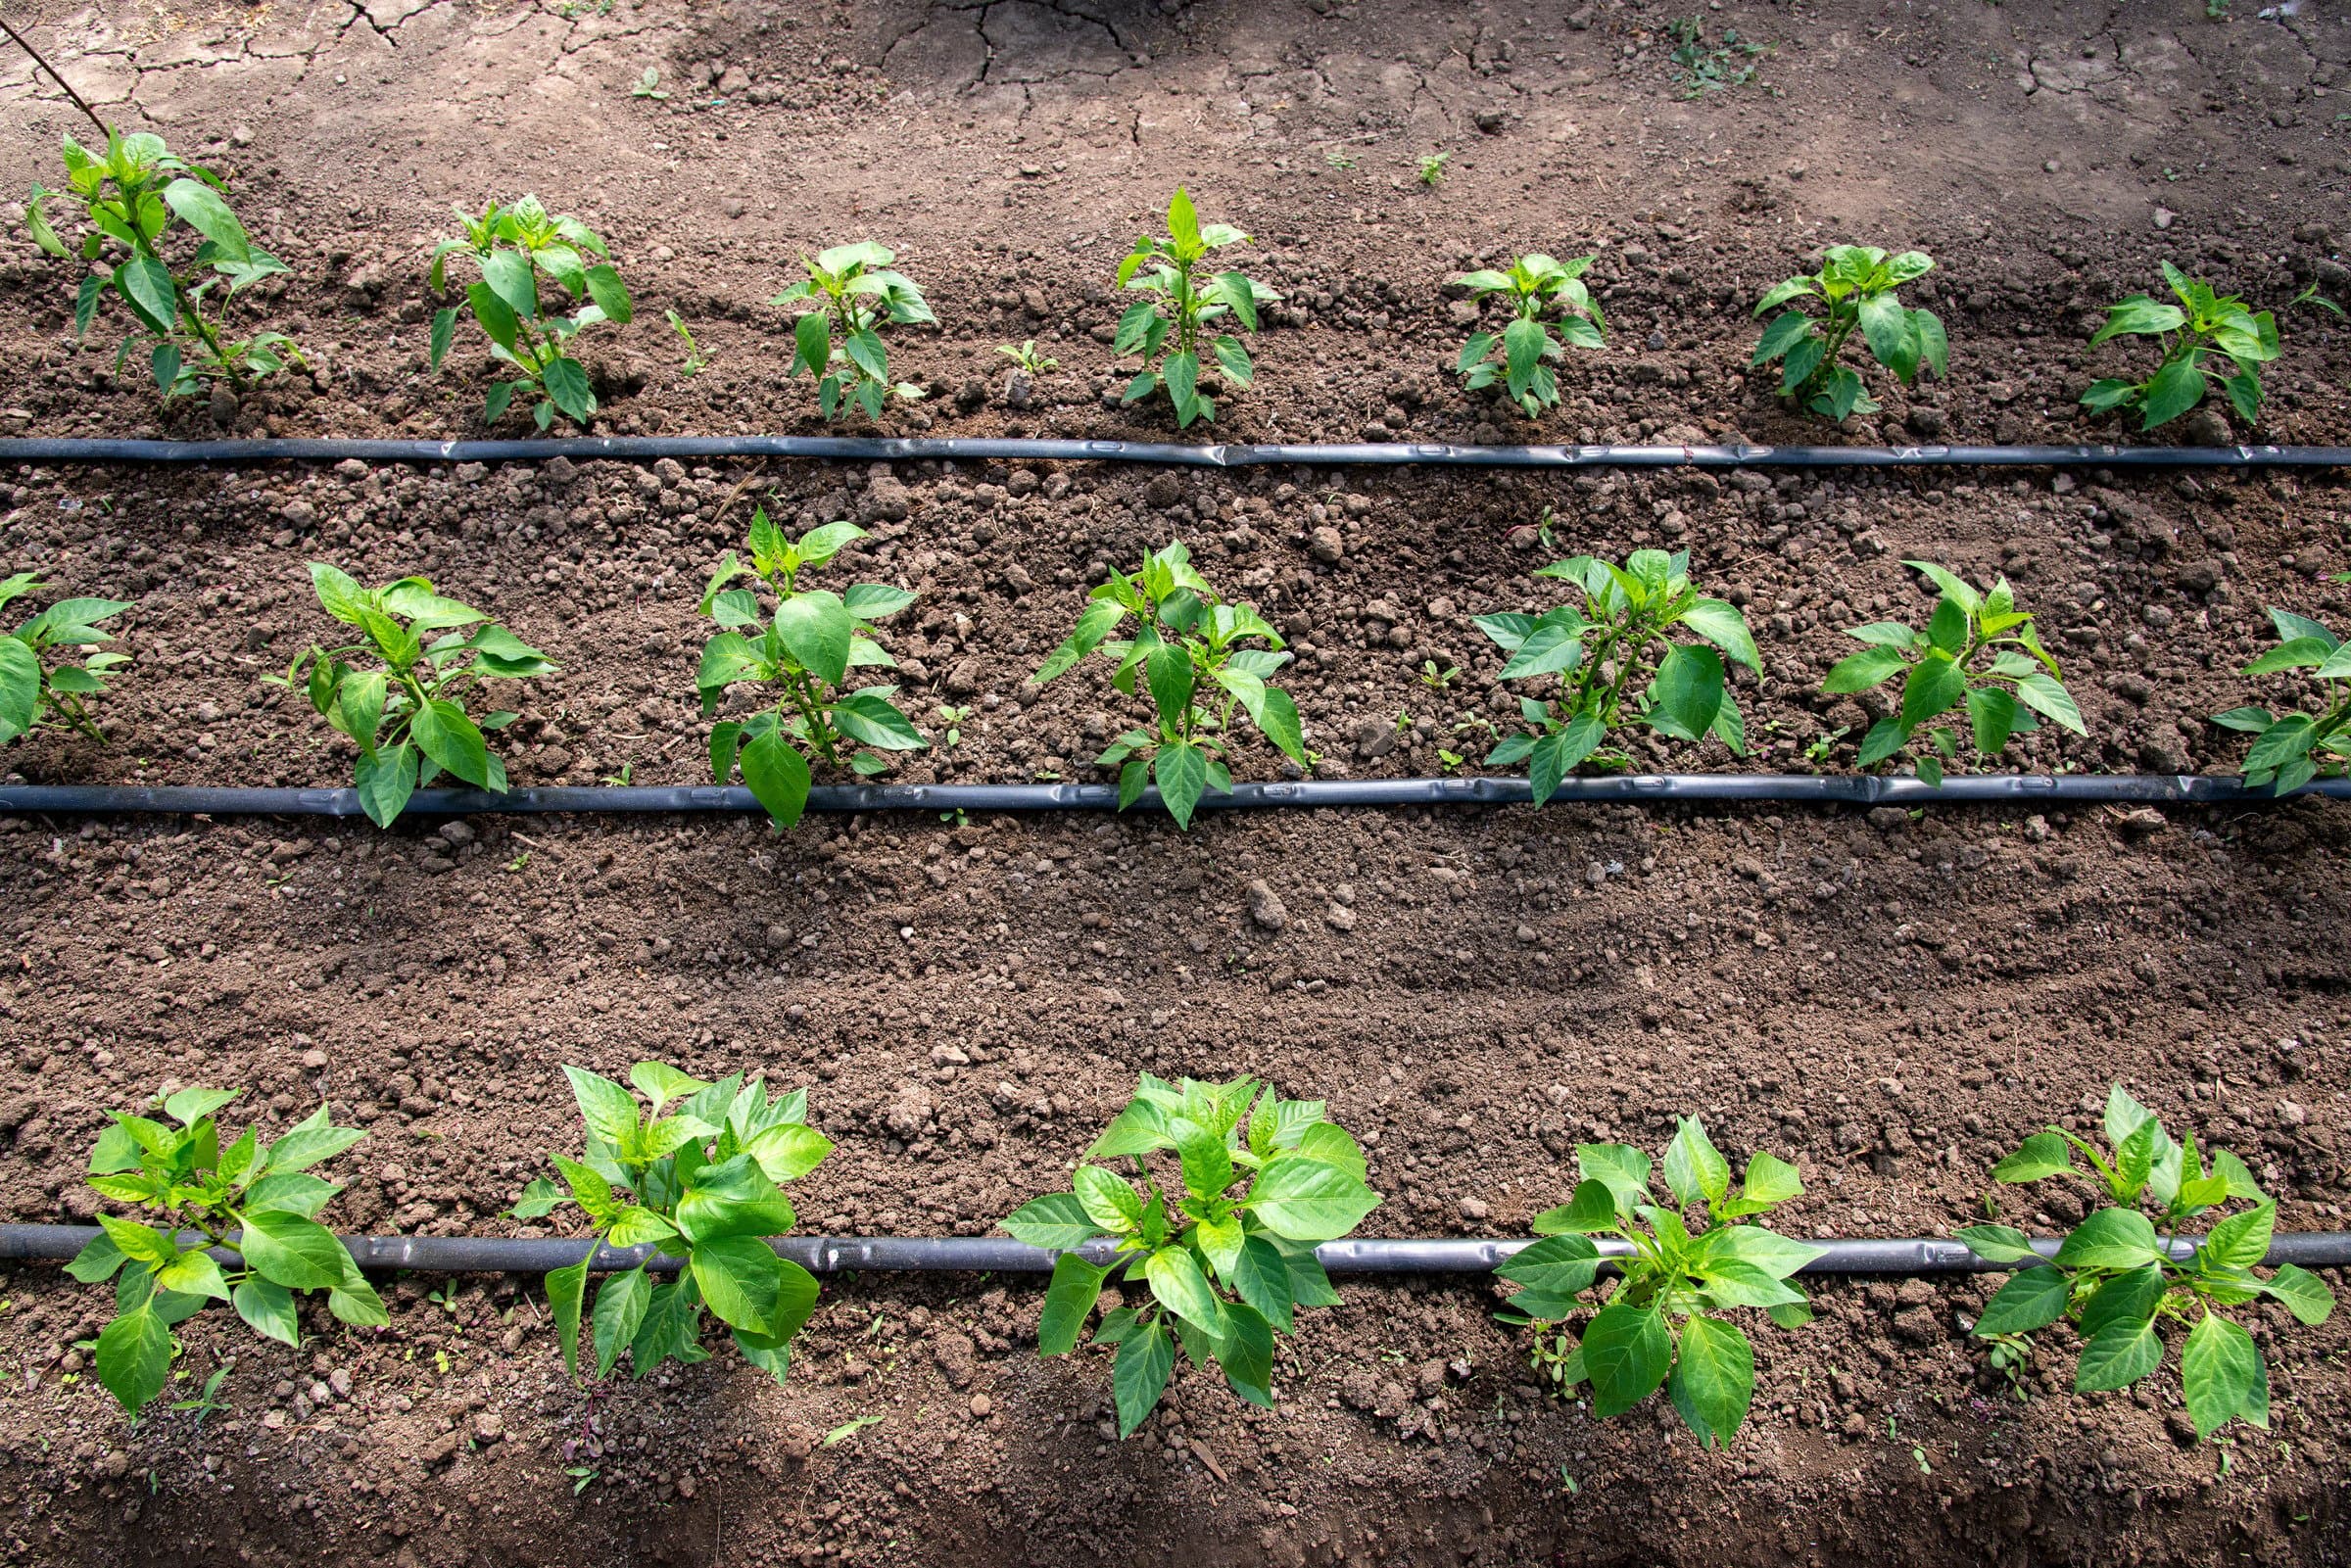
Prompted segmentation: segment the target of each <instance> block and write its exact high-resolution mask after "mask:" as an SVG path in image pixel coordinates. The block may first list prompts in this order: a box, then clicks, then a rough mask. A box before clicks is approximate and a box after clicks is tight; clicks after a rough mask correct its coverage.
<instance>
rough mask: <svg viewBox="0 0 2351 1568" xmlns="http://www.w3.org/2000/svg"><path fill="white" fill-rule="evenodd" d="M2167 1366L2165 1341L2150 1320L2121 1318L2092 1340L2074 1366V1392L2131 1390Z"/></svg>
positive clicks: (2095, 1335) (2085, 1346)
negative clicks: (2165, 1361)
mask: <svg viewBox="0 0 2351 1568" xmlns="http://www.w3.org/2000/svg"><path fill="white" fill-rule="evenodd" d="M2162 1363H2163V1341H2162V1339H2161V1338H2160V1337H2158V1336H2157V1334H2156V1332H2155V1325H2154V1323H2153V1322H2152V1321H2150V1320H2147V1319H2133V1318H2118V1319H2117V1320H2116V1321H2114V1322H2111V1323H2109V1324H2107V1325H2106V1326H2105V1327H2104V1328H2102V1329H2100V1330H2098V1332H2097V1333H2095V1334H2093V1335H2091V1336H2090V1337H2089V1341H2088V1343H2087V1344H2086V1345H2084V1346H2083V1347H2082V1356H2081V1359H2080V1360H2079V1361H2078V1362H2077V1363H2076V1364H2075V1367H2074V1391H2075V1392H2076V1393H2079V1394H2094V1393H2097V1392H2099V1391H2101V1390H2104V1389H2120V1388H2129V1387H2130V1386H2131V1385H2132V1384H2134V1383H2135V1382H2137V1381H2138V1380H2139V1379H2140V1378H2142V1377H2145V1376H2146V1375H2147V1374H2148V1373H2149V1372H2152V1371H2154V1370H2155V1368H2156V1367H2157V1366H2159V1365H2161V1364H2162Z"/></svg>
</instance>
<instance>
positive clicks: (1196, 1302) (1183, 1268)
mask: <svg viewBox="0 0 2351 1568" xmlns="http://www.w3.org/2000/svg"><path fill="white" fill-rule="evenodd" d="M1143 1277H1144V1278H1145V1279H1146V1280H1148V1281H1149V1282H1150V1285H1151V1294H1152V1295H1153V1296H1156V1297H1157V1298H1159V1300H1160V1303H1161V1304H1162V1305H1163V1306H1165V1307H1167V1308H1168V1309H1169V1310H1170V1311H1172V1312H1174V1313H1175V1314H1176V1316H1177V1317H1180V1318H1182V1319H1184V1320H1185V1321H1186V1322H1189V1323H1190V1324H1192V1325H1193V1326H1194V1327H1196V1328H1198V1329H1200V1330H1201V1331H1202V1332H1203V1333H1205V1334H1207V1335H1209V1337H1211V1338H1212V1339H1222V1338H1223V1337H1224V1333H1225V1318H1224V1304H1223V1301H1221V1300H1220V1299H1219V1298H1218V1296H1217V1293H1216V1292H1215V1291H1213V1290H1211V1289H1210V1288H1209V1284H1208V1276H1207V1275H1205V1274H1203V1273H1201V1272H1200V1265H1199V1264H1198V1263H1196V1262H1194V1261H1193V1260H1192V1255H1191V1254H1190V1253H1188V1252H1186V1251H1185V1250H1184V1249H1182V1248H1180V1247H1163V1248H1161V1249H1160V1250H1159V1251H1158V1252H1155V1253H1153V1254H1152V1255H1151V1256H1150V1258H1148V1259H1145V1260H1144V1263H1143Z"/></svg>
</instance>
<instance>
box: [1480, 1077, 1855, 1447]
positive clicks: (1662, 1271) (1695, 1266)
mask: <svg viewBox="0 0 2351 1568" xmlns="http://www.w3.org/2000/svg"><path fill="white" fill-rule="evenodd" d="M1575 1164H1576V1171H1577V1175H1578V1180H1577V1182H1576V1186H1575V1192H1574V1194H1573V1196H1571V1197H1570V1198H1569V1199H1568V1201H1567V1202H1566V1203H1565V1204H1564V1205H1562V1206H1560V1207H1559V1208H1558V1209H1554V1210H1551V1211H1549V1212H1545V1213H1542V1214H1538V1215H1537V1216H1536V1217H1535V1220H1534V1229H1535V1233H1536V1234H1537V1235H1540V1236H1545V1237H1548V1238H1549V1239H1548V1240H1545V1241H1539V1242H1537V1243H1535V1244H1534V1245H1533V1246H1532V1247H1529V1248H1527V1249H1526V1250H1525V1251H1523V1252H1520V1253H1517V1254H1515V1255H1514V1256H1512V1257H1511V1259H1510V1260H1509V1261H1507V1262H1505V1263H1504V1264H1502V1266H1501V1267H1499V1268H1497V1269H1496V1270H1495V1272H1496V1273H1497V1274H1499V1275H1501V1276H1502V1277H1503V1278H1504V1279H1507V1280H1510V1281H1511V1282H1512V1283H1513V1284H1516V1285H1518V1286H1520V1287H1521V1289H1520V1290H1519V1291H1518V1293H1517V1294H1516V1295H1514V1296H1512V1297H1511V1300H1510V1305H1511V1308H1512V1309H1513V1311H1514V1312H1515V1313H1517V1314H1519V1315H1517V1316H1516V1317H1514V1318H1508V1319H1506V1321H1515V1322H1520V1323H1526V1324H1531V1325H1533V1326H1534V1327H1535V1330H1536V1335H1535V1352H1536V1356H1535V1361H1536V1369H1537V1371H1538V1372H1541V1373H1543V1374H1544V1375H1545V1377H1546V1379H1547V1380H1548V1381H1549V1382H1550V1383H1551V1384H1552V1385H1553V1386H1554V1388H1555V1390H1557V1391H1558V1392H1561V1393H1564V1392H1565V1391H1567V1390H1568V1389H1572V1388H1574V1387H1575V1386H1576V1385H1578V1384H1581V1383H1587V1382H1588V1383H1590V1384H1591V1386H1592V1413H1593V1414H1594V1415H1597V1416H1600V1417H1602V1418H1603V1419H1606V1418H1607V1417H1609V1416H1612V1415H1620V1414H1622V1413H1623V1412H1624V1411H1626V1410H1629V1409H1631V1408H1632V1407H1633V1406H1634V1405H1636V1404H1639V1403H1640V1402H1642V1401H1643V1400H1646V1399H1648V1398H1649V1396H1650V1395H1652V1394H1654V1393H1655V1392H1656V1390H1657V1387H1658V1385H1660V1384H1663V1385H1665V1388H1666V1394H1667V1396H1668V1397H1669V1398H1670V1399H1671V1400H1672V1401H1673V1407H1674V1408H1675V1409H1676V1410H1678V1411H1679V1412H1680V1413H1681V1417H1682V1420H1683V1422H1684V1423H1685V1424H1686V1425H1687V1426H1688V1427H1689V1428H1690V1430H1691V1431H1692V1432H1695V1433H1696V1434H1698V1439H1699V1441H1700V1443H1702V1444H1703V1445H1705V1446H1707V1447H1715V1446H1721V1447H1724V1448H1727V1447H1729V1446H1730V1441H1731V1439H1732V1438H1733V1437H1734V1436H1736V1435H1737V1433H1738V1431H1739V1428H1740V1425H1741V1424H1742V1423H1743V1422H1745V1421H1746V1419H1747V1410H1748V1405H1749V1402H1751V1400H1752V1398H1753V1396H1754V1387H1755V1357H1754V1351H1753V1348H1752V1347H1751V1345H1749V1343H1748V1339H1747V1335H1746V1333H1745V1332H1743V1331H1742V1330H1741V1329H1740V1327H1739V1326H1738V1324H1736V1323H1734V1322H1732V1321H1731V1320H1730V1319H1729V1318H1728V1317H1726V1316H1723V1315H1720V1314H1722V1313H1725V1312H1728V1311H1732V1310H1736V1309H1738V1308H1741V1307H1761V1308H1762V1309H1763V1310H1764V1311H1765V1312H1766V1313H1768V1314H1769V1315H1770V1317H1771V1320H1772V1321H1773V1322H1774V1323H1777V1324H1778V1325H1779V1326H1780V1327H1782V1328H1799V1327H1801V1326H1802V1325H1804V1324H1805V1323H1808V1322H1810V1321H1811V1319H1812V1309H1811V1307H1809V1306H1808V1305H1807V1304H1806V1302H1805V1300H1804V1293H1803V1292H1802V1291H1801V1290H1799V1289H1798V1288H1797V1287H1796V1286H1794V1285H1791V1284H1789V1283H1788V1276H1789V1275H1791V1274H1793V1273H1795V1272H1796V1271H1797V1270H1798V1269H1799V1268H1802V1267H1803V1266H1804V1265H1805V1264H1806V1263H1809V1262H1811V1261H1812V1260H1813V1259H1816V1258H1818V1257H1819V1256H1820V1255H1821V1253H1820V1249H1819V1248H1817V1247H1811V1246H1807V1245H1805V1244H1804V1243H1802V1242H1799V1241H1792V1240H1790V1239H1789V1238H1788V1237H1786V1236H1782V1235H1779V1234H1777V1233H1776V1232H1774V1231H1770V1230H1766V1229H1764V1228H1763V1227H1762V1226H1761V1225H1756V1224H1751V1223H1748V1221H1749V1220H1751V1219H1752V1218H1754V1217H1755V1216H1756V1215H1759V1214H1765V1213H1769V1212H1771V1211H1772V1209H1774V1208H1775V1207H1777V1206H1778V1205H1780V1204H1783V1203H1786V1202H1787V1201H1788V1200H1789V1199H1791V1198H1794V1197H1796V1196H1798V1195H1799V1193H1801V1192H1802V1191H1803V1190H1804V1186H1803V1182H1802V1181H1801V1180H1799V1178H1798V1176H1797V1171H1796V1167H1795V1166H1794V1165H1792V1164H1788V1163H1787V1162H1786V1161H1784V1160H1780V1159H1777V1158H1775V1157H1774V1156H1772V1155H1768V1154H1765V1153H1762V1152H1761V1151H1757V1153H1756V1154H1755V1157H1754V1158H1753V1159H1752V1160H1751V1161H1750V1162H1749V1163H1748V1166H1747V1178H1746V1180H1745V1181H1744V1182H1743V1183H1742V1185H1741V1187H1740V1190H1739V1192H1738V1193H1737V1195H1736V1196H1734V1195H1733V1194H1732V1192H1731V1166H1730V1163H1729V1162H1728V1161H1727V1160H1725V1159H1723V1157H1722V1155H1721V1154H1720V1153H1719V1152H1717V1151H1716V1149H1715V1148H1714V1145H1713V1143H1712V1142H1711V1141H1710V1140H1709V1139H1708V1138H1707V1137H1706V1129H1705V1127H1704V1126H1703V1124H1702V1123H1701V1122H1700V1121H1699V1119H1698V1118H1697V1117H1682V1118H1681V1119H1680V1123H1679V1125H1678V1127H1677V1128H1676V1130H1675V1132H1674V1136H1673V1142H1672V1144H1671V1145H1669V1146H1668V1147H1667V1148H1666V1151H1665V1160H1664V1170H1663V1175H1664V1177H1665V1185H1666V1187H1667V1188H1668V1189H1669V1190H1670V1191H1671V1192H1672V1194H1673V1203H1672V1205H1671V1206H1670V1207H1667V1206H1663V1205H1659V1204H1657V1203H1656V1202H1655V1199H1654V1198H1653V1197H1652V1195H1651V1192H1650V1175H1651V1165H1650V1159H1649V1156H1648V1155H1646V1154H1644V1153H1642V1152H1641V1151H1640V1150H1638V1149H1634V1148H1630V1147H1628V1146H1626V1145H1624V1144H1619V1143H1597V1144H1580V1145H1578V1146H1577V1148H1576V1151H1575ZM1701 1207H1703V1211H1704V1213H1705V1220H1706V1222H1705V1223H1704V1224H1702V1225H1701V1226H1700V1227H1699V1228H1698V1229H1697V1230H1696V1231H1695V1232H1693V1231H1692V1230H1691V1228H1690V1226H1689V1225H1688V1224H1687V1223H1686V1221H1685V1220H1684V1217H1683V1216H1684V1213H1685V1212H1687V1211H1689V1210H1691V1209H1694V1208H1701ZM1594 1236H1615V1237H1621V1238H1622V1239H1623V1240H1625V1241H1628V1242H1630V1243H1631V1244H1632V1249H1633V1250H1632V1253H1631V1256H1629V1257H1622V1258H1618V1259H1613V1261H1614V1262H1615V1263H1616V1266H1617V1267H1618V1268H1619V1269H1620V1270H1621V1277H1620V1278H1619V1280H1618V1281H1617V1284H1616V1287H1615V1289H1614V1290H1613V1291H1612V1292H1611V1293H1610V1294H1609V1296H1608V1299H1607V1305H1606V1306H1604V1307H1602V1308H1601V1309H1600V1311H1599V1313H1598V1314H1597V1315H1595V1316H1594V1317H1593V1318H1592V1320H1591V1321H1590V1322H1589V1323H1587V1324H1586V1325H1585V1326H1584V1331H1583V1336H1582V1339H1581V1341H1580V1343H1578V1344H1577V1346H1576V1347H1575V1349H1574V1350H1572V1351H1569V1350H1568V1349H1567V1346H1566V1337H1565V1336H1564V1335H1563V1334H1560V1333H1559V1332H1558V1330H1557V1324H1558V1323H1559V1320H1560V1319H1561V1318H1564V1317H1566V1316H1567V1315H1568V1314H1569V1313H1571V1312H1573V1311H1574V1310H1576V1309H1577V1308H1578V1307H1580V1306H1581V1305H1582V1303H1581V1302H1580V1301H1579V1299H1578V1298H1580V1297H1581V1296H1582V1295H1583V1293H1584V1292H1586V1291H1588V1290H1590V1289H1591V1288H1592V1286H1593V1284H1594V1282H1595V1280H1596V1279H1597V1277H1598V1274H1599V1270H1600V1266H1601V1262H1602V1259H1601V1254H1600V1249H1599V1248H1598V1247H1597V1246H1595V1245H1594V1244H1593V1242H1592V1240H1591V1238H1592V1237H1594ZM1547 1334H1549V1335H1550V1336H1551V1338H1550V1339H1549V1340H1548V1341H1547V1340H1546V1337H1545V1336H1546V1335H1547Z"/></svg>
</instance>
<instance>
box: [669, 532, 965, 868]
mask: <svg viewBox="0 0 2351 1568" xmlns="http://www.w3.org/2000/svg"><path fill="white" fill-rule="evenodd" d="M864 537H865V530H864V529H862V528H859V527H858V526H857V525H856V524H854V523H827V524H825V525H824V526H823V527H821V528H812V529H810V530H809V531H808V532H807V533H805V534H802V535H801V536H800V537H799V538H798V539H796V540H791V541H788V540H786V539H785V537H784V531H783V530H782V529H780V528H778V527H777V526H776V525H775V524H774V523H772V522H770V521H769V520H768V516H767V512H766V509H765V508H761V509H760V510H758V511H756V512H754V513H753V514H752V517H751V531H750V538H749V539H748V541H747V542H746V545H745V547H746V548H748V549H749V551H750V554H751V558H750V560H749V562H748V563H747V564H746V563H745V562H744V561H741V560H738V559H737V558H736V555H735V552H734V551H733V550H729V551H727V552H726V554H724V555H722V556H720V557H719V561H718V567H717V569H716V570H715V571H713V572H712V573H711V574H710V584H709V586H708V587H707V588H705V589H703V590H702V604H701V609H702V613H703V614H704V615H707V616H709V617H710V619H711V620H712V621H714V622H715V623H717V625H718V628H719V630H718V632H717V634H716V635H714V636H713V637H712V638H711V639H710V641H708V642H706V643H704V644H703V646H702V662H701V666H700V668H699V669H698V670H696V672H695V677H694V684H695V688H696V690H698V691H699V692H700V693H701V697H702V717H703V718H705V719H706V718H708V717H709V716H710V715H712V714H713V713H716V712H717V711H718V705H719V702H720V700H721V699H722V698H724V697H725V696H726V694H727V690H728V689H729V688H731V687H735V686H742V685H748V686H752V687H755V688H757V689H759V693H760V697H761V699H762V700H763V701H765V702H766V703H767V706H765V707H763V708H761V709H760V711H759V712H757V713H755V714H753V715H751V716H750V717H749V718H747V719H729V720H727V721H726V722H725V723H723V724H720V725H719V726H717V727H716V728H715V729H713V730H712V731H711V732H710V776H711V777H712V778H713V779H715V780H717V781H718V782H719V783H720V784H725V783H726V782H727V780H728V779H729V778H731V777H733V775H734V773H735V770H736V768H737V767H738V766H740V767H741V768H742V769H743V782H744V784H747V785H749V787H750V791H751V794H752V797H753V798H755V799H756V800H757V801H758V802H759V804H760V806H761V807H762V808H763V809H765V811H766V812H767V815H768V817H769V819H770V820H771V821H773V822H774V823H775V825H776V827H777V828H779V829H787V828H790V827H792V825H793V824H794V823H796V822H798V821H799V820H800V813H801V812H802V811H803V810H805V809H806V807H807V805H808V789H809V785H810V784H811V783H813V781H814V775H813V773H812V771H811V768H810V758H811V757H813V758H814V759H815V760H816V761H818V762H822V763H825V764H827V765H829V766H832V767H840V766H842V765H844V764H845V765H846V766H847V767H848V768H849V769H850V770H852V771H853V772H855V773H856V774H857V775H859V776H860V777H862V778H871V777H872V776H874V775H875V774H878V773H883V772H886V771H887V770H888V767H889V764H888V761H887V760H886V759H885V758H884V757H883V756H882V753H883V752H886V751H919V750H921V749H923V748H924V747H925V746H927V745H929V744H930V742H929V741H927V740H925V739H924V738H923V736H922V734H921V732H919V731H918V730H916V729H915V727H914V721H913V720H911V719H909V718H907V717H906V715H905V714H904V713H902V712H900V711H899V709H898V705H897V703H896V701H895V700H894V699H895V698H896V696H897V693H898V689H897V688H896V687H894V686H868V687H859V688H857V689H855V690H849V689H845V687H844V683H845V682H846V681H847V680H848V674H849V672H850V671H851V670H854V669H866V668H873V667H880V668H884V669H890V668H894V667H895V666H896V664H897V662H898V661H897V660H895V659H893V658H891V657H890V656H889V654H888V651H886V650H885V649H884V648H883V646H882V644H881V643H880V642H879V641H876V637H877V633H876V629H875V626H874V623H875V622H876V621H879V620H882V619H883V618H884V617H886V616H891V615H895V614H897V613H898V611H900V610H902V609H904V608H905V607H906V606H907V605H909V604H912V603H913V602H914V599H915V595H914V594H911V593H909V592H908V591H906V590H905V589H902V588H891V587H889V586H888V584H886V583H856V584H852V585H851V586H850V588H849V590H848V592H847V593H846V594H836V593H834V592H833V591H832V590H831V589H823V588H802V587H800V586H799V577H800V573H801V572H802V571H804V570H806V569H807V568H809V567H813V566H822V565H824V564H825V563H826V562H827V561H830V560H831V559H832V558H833V557H834V556H835V555H838V554H839V553H840V550H841V547H842V546H846V545H847V544H849V543H850V542H851V541H853V540H859V539H863V538H864ZM744 576H748V577H750V578H752V579H753V580H754V581H753V584H752V586H750V587H745V588H731V587H729V586H728V585H730V584H732V583H734V582H735V581H736V580H737V579H739V578H742V577H744ZM760 585H764V586H765V587H766V588H767V590H768V592H769V594H772V595H773V596H774V599H775V608H774V609H773V610H772V611H771V612H769V613H768V618H767V625H766V626H765V627H764V628H762V627H761V626H760V624H759V617H760V604H759V594H758V588H759V586H760ZM860 747H863V748H866V749H858V748H860Z"/></svg>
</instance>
